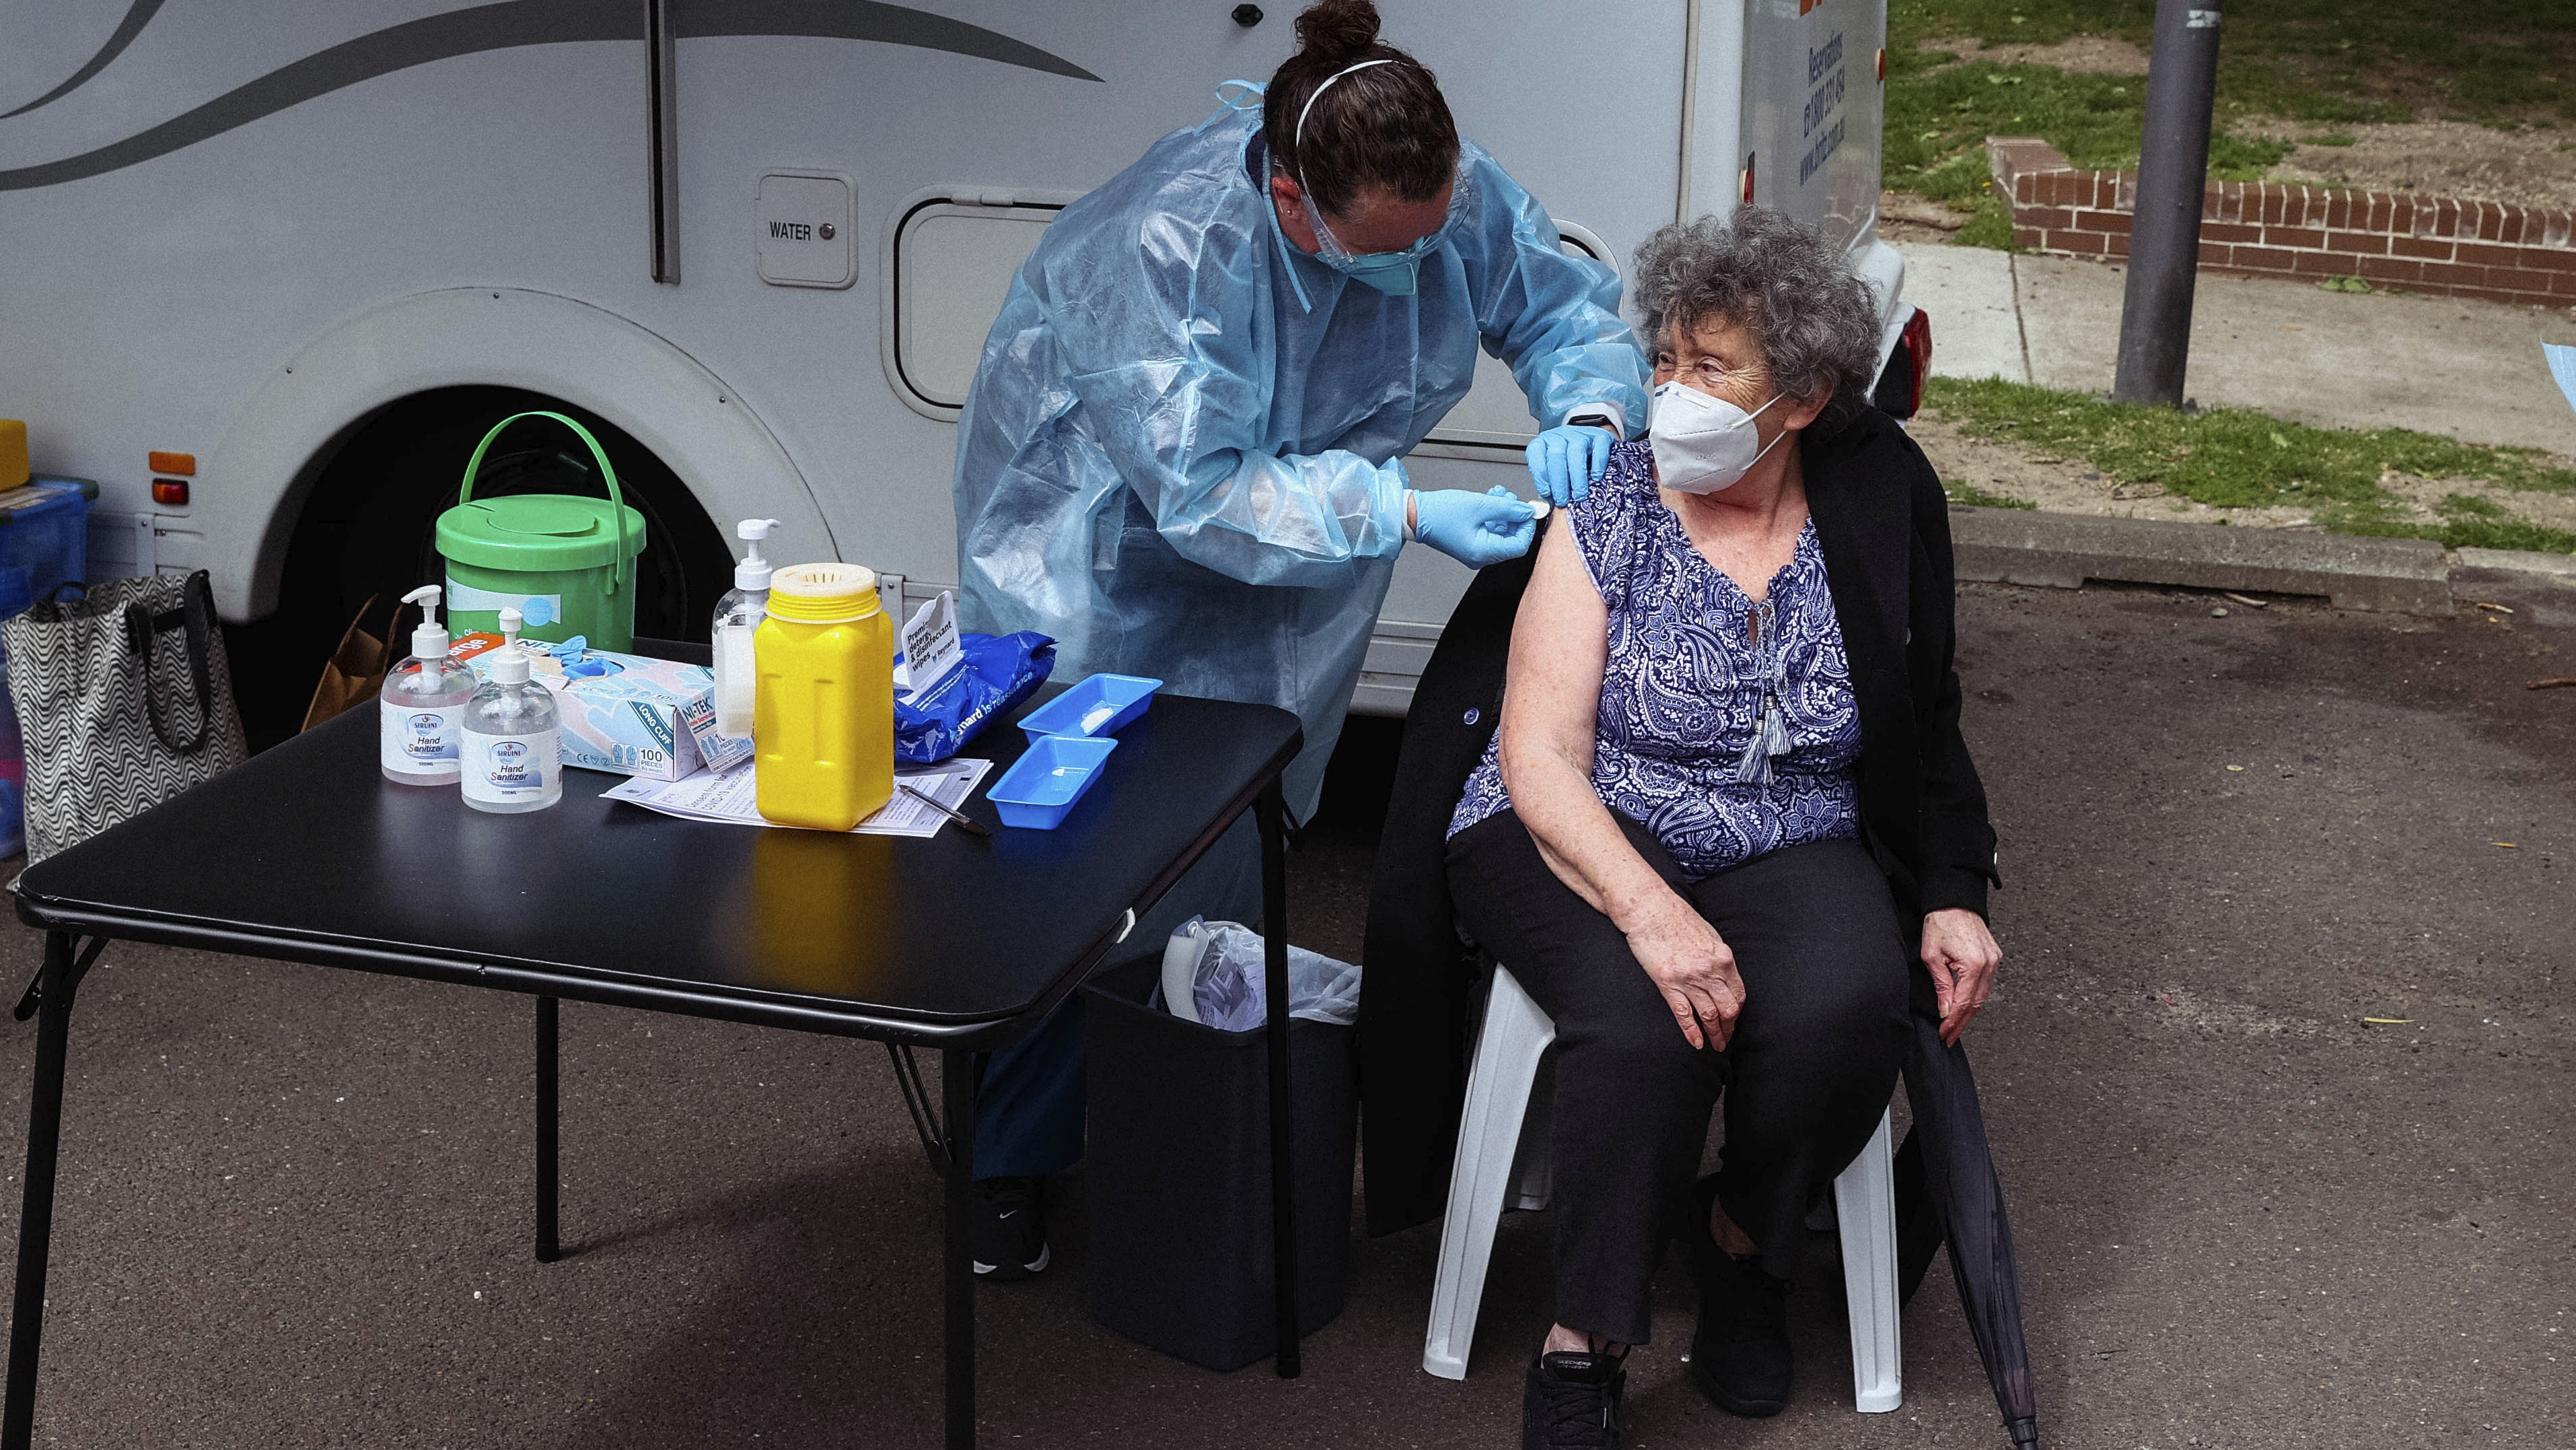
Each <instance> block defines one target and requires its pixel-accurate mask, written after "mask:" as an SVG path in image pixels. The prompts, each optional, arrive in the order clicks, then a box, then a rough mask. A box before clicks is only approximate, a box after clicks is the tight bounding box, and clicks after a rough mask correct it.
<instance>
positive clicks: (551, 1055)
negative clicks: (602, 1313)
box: [537, 997, 563, 1264]
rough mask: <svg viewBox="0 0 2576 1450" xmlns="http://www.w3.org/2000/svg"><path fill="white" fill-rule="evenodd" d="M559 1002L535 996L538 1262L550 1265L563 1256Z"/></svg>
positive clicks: (550, 998)
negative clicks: (558, 1220) (559, 1228)
mask: <svg viewBox="0 0 2576 1450" xmlns="http://www.w3.org/2000/svg"><path fill="white" fill-rule="evenodd" d="M559 1010H560V1004H559V1003H557V1002H556V1001H555V999H554V998H552V997H539V998H538V999H537V1262H538V1263H540V1264H551V1263H553V1262H554V1261H555V1260H557V1259H559V1258H561V1257H563V1251H562V1249H561V1248H560V1247H559V1246H558V1245H557V1243H556V1240H555V1212H556V1209H557V1207H558V1206H559V1203H558V1199H557V1196H556V1174H555V1146H556V1134H555V1128H556V1119H555V1106H556V1101H557V1092H556V1089H557V1086H558V1080H557V1074H556V1065H555V1037H556V1033H555V1024H556V1016H557V1013H558V1012H559Z"/></svg>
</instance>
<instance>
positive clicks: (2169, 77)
mask: <svg viewBox="0 0 2576 1450" xmlns="http://www.w3.org/2000/svg"><path fill="white" fill-rule="evenodd" d="M2220 3H2221V0H2157V3H2156V37H2155V49H2154V50H2153V51H2151V52H2150V53H2149V54H2148V57H2147V130H2146V136H2145V140H2144V144H2143V146H2142V148H2141V151H2140V155H2139V158H2138V203H2137V210H2136V214H2135V216H2134V217H2133V218H2132V219H2131V223H2130V227H2129V283H2128V291H2127V294H2126V295H2125V296H2124V297H2123V298H2122V300H2121V304H2120V361H2119V371H2118V373H2117V374H2116V375H2115V378H2114V380H2113V382H2112V384H2111V396H2112V397H2113V398H2114V399H2116V400H2118V401H2120V402H2123V403H2160V404H2162V405H2164V406H2165V407H2168V408H2178V407H2180V406H2182V385H2183V368H2184V365H2185V364H2186V363H2187V362H2188V361H2189V360H2190V357H2191V291H2192V283H2193V280H2194V278H2195V276H2196V274H2197V273H2198V271H2199V268H2200V206H2201V193H2202V191H2203V189H2204V188H2205V187H2206V186H2207V184H2208V178H2209V112H2210V103H2211V101H2212V100H2213V99H2214V98H2215V97H2216V94H2217V90H2218V7H2219V5H2220Z"/></svg>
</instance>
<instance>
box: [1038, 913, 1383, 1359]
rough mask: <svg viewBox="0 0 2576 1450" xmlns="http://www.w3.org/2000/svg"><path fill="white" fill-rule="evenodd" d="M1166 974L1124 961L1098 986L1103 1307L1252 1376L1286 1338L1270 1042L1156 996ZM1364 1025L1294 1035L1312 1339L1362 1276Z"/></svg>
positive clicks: (1097, 1306)
mask: <svg viewBox="0 0 2576 1450" xmlns="http://www.w3.org/2000/svg"><path fill="white" fill-rule="evenodd" d="M1161 974H1162V958H1161V956H1160V955H1159V954H1158V955H1156V956H1153V957H1147V958H1142V959H1139V960H1137V961H1131V962H1127V963H1124V964H1122V965H1120V966H1115V967H1111V968H1109V969H1107V970H1105V971H1103V972H1101V973H1100V974H1098V975H1097V976H1095V977H1094V978H1093V979H1092V982H1091V985H1090V986H1088V987H1086V988H1085V989H1084V991H1085V992H1086V994H1087V995H1088V1000H1087V1001H1086V1002H1085V1003H1084V1005H1083V1011H1084V1014H1085V1016H1086V1018H1087V1021H1088V1030H1089V1037H1090V1059H1091V1063H1090V1081H1089V1092H1090V1098H1091V1105H1090V1128H1089V1145H1088V1146H1087V1147H1086V1148H1085V1150H1084V1154H1083V1163H1084V1167H1083V1203H1084V1210H1083V1211H1084V1216H1085V1217H1086V1218H1087V1219H1089V1221H1090V1225H1091V1262H1090V1269H1089V1272H1090V1280H1091V1282H1090V1294H1091V1317H1092V1318H1094V1319H1097V1320H1099V1321H1100V1322H1101V1323H1102V1324H1104V1325H1107V1326H1108V1327H1109V1328H1111V1329H1114V1330H1116V1331H1118V1332H1119V1333H1120V1334H1123V1335H1126V1336H1127V1337H1128V1338H1130V1339H1133V1340H1135V1341H1137V1342H1138V1343H1140V1344H1144V1345H1147V1346H1150V1347H1152V1348H1154V1349H1159V1350H1161V1351H1162V1352H1163V1353H1165V1354H1169V1355H1174V1356H1176V1357H1178V1358H1181V1359H1185V1360H1188V1361H1189V1362H1190V1363H1192V1364H1196V1365H1203V1366H1205V1367H1206V1368H1208V1369H1214V1370H1234V1369H1241V1368H1242V1367H1244V1366H1245V1365H1248V1364H1251V1363H1252V1362H1253V1361H1255V1360H1259V1359H1263V1358H1267V1357H1268V1356H1269V1355H1270V1354H1271V1352H1272V1351H1273V1350H1274V1349H1276V1348H1277V1341H1278V1334H1277V1327H1276V1325H1275V1324H1274V1323H1273V1319H1272V1314H1273V1310H1272V1302H1273V1299H1272V1286H1273V1284H1274V1283H1276V1275H1275V1272H1274V1270H1273V1268H1272V1258H1271V1236H1270V1219H1271V1212H1270V1058H1269V1044H1268V1039H1267V1036H1266V1033H1265V1032H1263V1031H1260V1030H1256V1031H1251V1032H1220V1031H1218V1030H1217V1029H1215V1028H1213V1027H1206V1026H1202V1025H1200V1024H1199V1023H1196V1022H1184V1021H1182V1020H1181V1019H1179V1018H1177V1017H1174V1016H1172V1015H1171V1014H1170V1013H1168V1012H1165V1011H1162V1010H1160V1009H1159V1008H1153V1007H1148V1006H1146V1005H1145V1004H1146V1002H1147V1001H1148V1000H1150V998H1151V997H1152V994H1153V991H1154V987H1155V984H1156V983H1157V982H1158V981H1159V980H1160V979H1161ZM1351 1033H1352V1029H1351V1028H1349V1027H1345V1026H1339V1025H1337V1024H1334V1023H1329V1022H1309V1021H1306V1020H1304V1019H1303V1018H1298V1019H1294V1020H1292V1021H1291V1023H1290V1024H1289V1028H1288V1059H1289V1062H1288V1072H1289V1083H1290V1090H1291V1091H1292V1092H1293V1093H1294V1094H1295V1098H1296V1103H1295V1108H1296V1112H1295V1121H1296V1130H1295V1131H1296V1142H1295V1144H1294V1145H1293V1152H1294V1154H1295V1157H1294V1171H1295V1173H1296V1175H1297V1278H1298V1292H1297V1327H1298V1329H1299V1331H1300V1332H1301V1333H1307V1334H1311V1333H1313V1332H1314V1331H1315V1330H1316V1329H1317V1328H1318V1327H1320V1326H1322V1325H1324V1324H1326V1323H1329V1322H1330V1321H1331V1320H1332V1319H1333V1317H1334V1316H1335V1315H1338V1314H1340V1313H1341V1312H1342V1300H1343V1297H1344V1295H1345V1293H1346V1292H1347V1290H1348V1289H1349V1286H1350V1270H1351V1168H1352V1148H1353V1144H1354V1140H1355V1138H1356V1137H1357V1133H1358V1126H1359V1114H1358V1104H1357V1097H1356V1094H1355V1092H1354V1084H1355V1079H1356V1075H1357V1071H1356V1067H1355V1065H1354V1063H1355V1060H1354V1058H1353V1056H1352V1051H1351Z"/></svg>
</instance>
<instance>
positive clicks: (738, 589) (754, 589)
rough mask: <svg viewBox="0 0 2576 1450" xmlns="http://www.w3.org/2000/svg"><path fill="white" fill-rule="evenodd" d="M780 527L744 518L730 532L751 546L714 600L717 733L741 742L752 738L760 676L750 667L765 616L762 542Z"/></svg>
mask: <svg viewBox="0 0 2576 1450" xmlns="http://www.w3.org/2000/svg"><path fill="white" fill-rule="evenodd" d="M777 527H778V520H776V519H744V520H743V521H742V522H741V523H738V524H736V525H734V528H733V531H734V534H735V535H736V536H737V537H739V538H741V539H744V540H746V541H747V542H749V544H750V545H751V549H750V554H749V557H747V558H745V559H744V560H743V561H742V562H741V563H739V564H736V565H735V566H734V570H733V588H732V589H730V590H728V591H726V593H725V597H724V598H722V599H719V600H717V601H716V621H715V629H714V631H713V632H712V634H711V636H710V640H711V642H712V643H713V645H714V650H713V658H714V660H715V670H716V733H717V734H719V735H725V736H729V737H731V738H733V739H736V740H740V739H744V738H745V737H747V736H749V735H750V734H751V722H752V700H753V697H754V696H755V695H756V694H757V693H758V689H757V686H758V683H759V675H758V671H757V670H756V669H755V668H754V667H753V663H752V647H751V641H752V634H753V632H754V631H755V630H758V629H759V628H760V622H761V621H762V620H763V619H766V618H768V617H769V575H770V566H769V561H768V560H767V559H764V558H762V557H761V553H760V543H761V541H762V540H763V539H766V538H768V537H769V531H770V530H771V529H774V528H777Z"/></svg>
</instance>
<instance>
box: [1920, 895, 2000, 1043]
mask: <svg viewBox="0 0 2576 1450" xmlns="http://www.w3.org/2000/svg"><path fill="white" fill-rule="evenodd" d="M2003 959H2004V949H2003V948H2002V947H1999V946H1997V945H1995V934H1994V933H1993V932H1990V931H1988V930H1986V919H1985V918H1984V917H1982V916H1979V915H1977V914H1976V913H1975V912H1973V911H1966V910H1962V909H1960V908H1958V907H1955V906H1954V907H1949V908H1947V909H1944V910H1941V911H1935V912H1931V913H1928V914H1927V915H1925V916H1924V918H1923V965H1924V966H1926V967H1929V968H1931V970H1932V991H1933V994H1934V995H1935V996H1936V997H1938V998H1939V999H1940V1003H1941V1040H1942V1041H1943V1042H1944V1043H1946V1044H1949V1045H1951V1046H1957V1045H1958V1041H1959V1038H1960V1036H1961V1035H1962V1034H1964V1033H1965V1032H1966V1031H1967V1030H1968V1024H1969V1023H1970V1022H1973V1021H1975V1020H1976V1017H1977V1012H1978V1010H1979V1009H1980V1008H1982V1007H1984V1006H1985V1005H1986V998H1987V997H1988V996H1989V995H1991V994H1992V993H1993V992H1994V990H1995V965H1996V964H1997V963H1998V962H2001V961H2002V960H2003Z"/></svg>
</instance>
